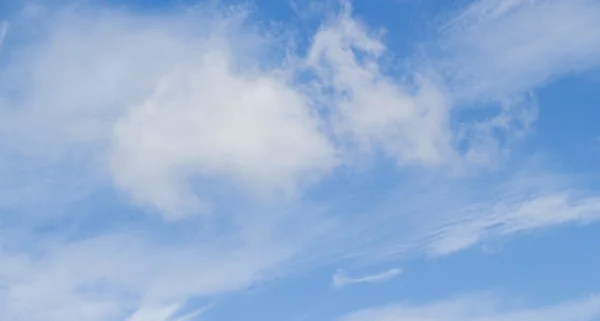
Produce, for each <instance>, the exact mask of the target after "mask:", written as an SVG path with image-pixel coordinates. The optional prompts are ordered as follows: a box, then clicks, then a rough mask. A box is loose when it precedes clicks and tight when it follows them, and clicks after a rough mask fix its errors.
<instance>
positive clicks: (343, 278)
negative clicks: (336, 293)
mask: <svg viewBox="0 0 600 321" xmlns="http://www.w3.org/2000/svg"><path fill="white" fill-rule="evenodd" d="M401 273H402V270H401V269H398V268H393V269H389V270H387V271H383V272H379V273H374V274H369V275H365V276H359V277H350V276H348V275H347V273H346V271H344V270H337V271H336V272H335V273H334V274H333V276H332V277H331V281H332V284H333V286H334V287H336V288H342V287H345V286H347V285H352V284H357V283H378V282H385V281H389V280H391V279H393V278H395V277H397V276H398V275H400V274H401Z"/></svg>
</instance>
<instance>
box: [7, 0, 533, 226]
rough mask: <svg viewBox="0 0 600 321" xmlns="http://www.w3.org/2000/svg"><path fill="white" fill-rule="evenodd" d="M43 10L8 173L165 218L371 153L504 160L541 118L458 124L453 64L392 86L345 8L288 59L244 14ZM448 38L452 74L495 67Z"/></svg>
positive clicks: (13, 117) (24, 64)
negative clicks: (65, 169) (104, 183)
mask: <svg viewBox="0 0 600 321" xmlns="http://www.w3.org/2000/svg"><path fill="white" fill-rule="evenodd" d="M38 11H39V12H41V13H39V12H38V13H37V14H35V15H27V16H26V18H23V17H21V18H20V19H25V20H24V21H23V20H20V21H17V23H16V24H17V25H20V26H23V25H26V26H28V27H27V28H24V27H23V28H21V29H18V28H14V29H16V30H13V32H14V33H15V36H19V35H20V36H22V37H23V39H24V40H22V41H21V42H20V43H19V44H16V45H14V46H11V48H9V49H10V52H12V53H16V52H23V54H19V55H16V54H10V55H5V56H4V57H5V58H4V59H5V62H6V64H5V65H6V67H5V70H4V72H3V73H2V77H1V78H0V89H1V92H2V93H3V94H2V97H3V99H2V105H3V106H4V107H3V108H2V114H3V117H2V131H3V133H4V134H5V135H4V136H5V137H9V136H10V137H12V138H11V139H10V140H9V141H4V142H3V145H5V146H6V149H7V150H10V152H11V153H12V154H15V153H16V154H17V155H20V156H19V157H20V158H22V159H21V160H20V161H19V162H17V163H16V164H14V163H13V164H7V165H6V167H7V168H10V169H11V170H14V169H15V167H17V168H18V167H24V166H29V167H44V168H45V167H47V166H57V164H64V163H67V162H68V163H70V164H69V165H71V164H75V165H76V166H72V170H73V171H78V176H84V175H91V174H90V172H93V171H95V172H96V175H95V176H96V177H100V180H102V177H104V176H105V175H106V174H109V175H110V176H111V177H112V178H113V179H112V181H113V182H114V183H115V184H116V186H117V187H118V188H119V189H121V190H123V191H125V192H126V193H127V194H128V195H129V196H130V197H131V199H132V200H133V201H134V202H136V203H138V204H140V205H142V206H144V207H146V208H150V209H154V210H156V211H158V212H160V213H161V214H162V215H163V216H164V217H165V218H168V219H178V218H183V217H186V216H189V215H191V214H194V213H200V212H206V211H209V210H210V209H211V199H210V196H211V195H207V194H210V192H208V193H206V188H203V186H204V185H210V186H215V185H222V186H226V187H227V188H231V187H235V188H236V189H239V190H241V191H244V193H248V192H250V194H253V195H259V196H260V197H264V196H268V195H273V194H275V195H277V196H294V195H297V194H298V193H301V191H302V190H303V188H305V187H307V186H311V184H314V183H316V182H318V181H319V180H320V179H322V178H323V177H324V176H327V175H328V174H329V173H331V172H332V170H334V169H336V168H338V167H339V166H340V165H341V164H345V165H347V164H352V163H353V159H354V157H355V156H357V155H361V154H366V155H374V154H377V153H379V152H383V153H384V154H386V155H387V156H388V157H390V158H392V159H395V160H397V162H398V164H400V165H419V166H425V167H428V166H435V167H439V166H441V165H444V166H445V165H449V166H450V167H451V168H453V167H462V168H464V167H465V164H463V163H464V162H466V163H479V164H487V163H492V162H494V161H495V160H494V157H495V156H498V155H500V152H503V151H507V150H508V149H507V148H508V147H507V146H503V147H506V148H504V149H502V148H499V147H498V146H499V145H501V144H500V143H499V142H500V141H504V140H507V141H508V140H510V137H512V136H513V134H512V133H513V132H515V130H517V129H518V128H519V126H521V127H528V126H529V124H530V123H531V122H532V121H533V119H535V113H531V112H527V111H528V108H527V106H524V105H528V104H529V102H530V101H526V102H525V103H524V104H520V103H515V101H518V102H521V101H523V100H522V99H515V98H510V99H509V98H503V99H502V100H499V101H498V103H497V104H499V105H500V106H511V107H510V108H509V107H506V108H504V107H503V108H502V110H503V111H502V112H500V113H499V114H497V115H496V116H495V117H493V118H492V119H481V120H477V121H475V122H462V121H460V119H461V117H460V115H461V113H462V111H461V110H456V100H457V99H458V96H460V95H459V94H457V93H460V90H454V89H456V86H450V87H448V84H447V83H446V80H445V78H444V72H443V71H444V70H443V68H442V70H441V71H436V70H435V69H432V68H430V67H429V66H431V65H434V66H435V65H436V64H435V63H433V64H432V63H426V64H425V65H424V66H422V67H419V66H417V67H415V68H412V69H411V70H405V75H400V76H398V75H394V74H393V73H392V72H391V70H392V69H393V68H392V66H390V65H389V61H390V59H386V58H389V57H390V56H392V57H393V53H391V52H390V51H389V50H388V49H387V48H386V46H385V44H384V41H383V39H382V36H381V35H380V34H379V33H377V32H375V31H373V30H371V29H370V28H369V27H367V26H366V25H364V24H362V23H360V22H359V21H358V20H357V19H355V18H354V17H353V16H352V15H351V8H350V6H349V5H346V6H345V7H344V8H343V10H342V13H341V14H340V15H339V16H337V17H336V18H335V19H333V20H331V21H329V22H327V23H324V24H323V25H322V26H321V28H320V29H319V30H317V32H316V33H315V34H314V36H313V37H312V41H311V44H310V46H309V48H308V51H307V55H306V56H303V55H297V54H294V53H293V51H286V50H282V49H281V48H282V47H284V48H286V47H287V45H288V44H290V43H292V42H293V40H294V39H292V38H286V37H285V36H283V37H280V36H277V34H278V33H279V34H281V33H283V34H284V35H285V34H286V33H285V32H281V31H280V30H272V29H268V28H263V27H260V26H258V27H254V25H253V22H252V20H251V19H250V18H248V16H249V14H248V12H247V11H246V10H245V9H244V8H240V7H227V8H219V9H211V10H205V11H202V13H200V12H201V10H192V11H189V12H185V13H183V12H179V13H177V12H168V13H165V14H163V15H153V14H150V13H146V14H140V13H132V12H128V11H123V10H116V9H111V8H107V7H98V6H94V5H79V6H73V7H69V8H67V9H47V10H38ZM25 22H27V24H26V23H25ZM32 26H33V27H32ZM469 28H475V27H469ZM448 33H449V35H448V36H445V37H444V38H443V39H442V41H446V42H449V43H451V44H453V45H454V46H455V47H457V48H459V49H460V50H458V49H457V50H455V51H452V53H453V54H449V57H451V59H452V60H451V61H452V65H453V66H457V68H463V69H464V68H471V67H469V66H471V65H472V64H474V63H476V62H477V61H479V60H483V59H486V60H487V58H485V57H481V58H478V59H470V58H468V57H469V55H470V52H472V51H476V52H479V50H476V49H470V47H469V46H468V45H466V44H461V43H462V42H461V40H460V39H455V38H456V37H457V36H455V35H454V34H453V33H452V32H448ZM455 33H457V32H455ZM460 34H461V35H462V33H460ZM282 38H283V40H282ZM485 53H486V55H490V59H492V60H494V59H495V58H494V57H496V56H492V55H498V54H497V53H496V52H495V51H493V52H492V51H490V52H485ZM466 57H467V58H466ZM486 57H487V56H486ZM394 58H395V59H396V60H398V59H402V57H394ZM448 59H450V58H448ZM392 60H393V59H392ZM442 61H444V60H443V59H442ZM467 61H468V63H467ZM461 70H462V69H461ZM465 70H467V69H465ZM476 70H479V69H478V68H477V69H476ZM467 71H468V70H467ZM467 71H465V72H467ZM490 73H493V72H491V71H490ZM301 75H305V76H301ZM306 75H308V76H306ZM487 75H488V74H487V73H486V74H481V75H479V74H477V75H470V76H468V77H464V78H465V79H470V81H472V83H473V84H480V83H482V81H483V80H484V79H485V77H487ZM450 80H451V81H452V82H451V84H454V83H455V82H456V83H458V81H454V80H453V79H450ZM469 86H470V85H469ZM449 88H450V89H452V90H450V91H449V90H448V89H449ZM469 88H470V87H469ZM492 109H493V108H492ZM454 119H458V120H459V122H458V123H456V124H455V121H454ZM515 122H516V123H517V124H515ZM499 129H500V130H502V131H503V133H505V134H504V136H503V138H498V137H496V136H497V135H496V132H497V131H498V130H499ZM291 142H293V143H291ZM465 142H468V144H465ZM465 146H466V147H465ZM31 163H33V164H31ZM11 167H12V168H11ZM7 170H8V169H7ZM92 176H93V175H92ZM213 190H214V188H213Z"/></svg>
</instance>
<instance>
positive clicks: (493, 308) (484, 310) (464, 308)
mask: <svg viewBox="0 0 600 321" xmlns="http://www.w3.org/2000/svg"><path fill="white" fill-rule="evenodd" d="M504 302H506V301H503V300H498V299H497V298H494V297H493V296H489V295H488V296H483V295H471V296H464V297H459V298H454V299H449V300H446V301H440V302H434V303H430V304H425V305H410V304H404V305H402V304H399V305H396V306H388V307H381V308H373V309H367V310H364V311H359V312H356V313H353V314H350V315H347V316H345V317H342V318H340V319H339V320H344V321H362V320H365V321H366V320H370V321H390V320H395V321H428V320H436V321H459V320H468V321H509V320H510V321H525V320H549V321H563V320H564V321H567V320H577V321H593V320H597V318H598V317H599V316H600V299H599V298H598V296H597V295H591V296H588V297H582V298H579V299H574V300H572V301H567V302H560V303H558V304H556V305H548V306H541V307H536V308H520V307H514V306H513V307H510V306H507V304H506V303H504Z"/></svg>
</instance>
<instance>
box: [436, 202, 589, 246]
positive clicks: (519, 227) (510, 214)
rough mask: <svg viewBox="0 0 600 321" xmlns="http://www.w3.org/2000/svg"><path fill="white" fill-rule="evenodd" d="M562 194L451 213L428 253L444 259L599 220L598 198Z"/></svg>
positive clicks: (475, 207)
mask: <svg viewBox="0 0 600 321" xmlns="http://www.w3.org/2000/svg"><path fill="white" fill-rule="evenodd" d="M572 194H573V193H572V192H569V191H562V192H554V193H548V194H542V195H535V196H528V197H525V198H521V197H523V196H522V195H519V196H516V199H510V198H508V197H506V196H503V197H501V198H500V199H499V200H497V201H495V202H491V203H487V204H481V205H474V206H471V207H469V208H467V209H465V210H464V212H462V213H451V215H449V217H452V219H451V221H450V222H449V223H448V224H447V225H445V226H442V227H441V228H440V229H438V230H437V231H435V232H434V233H432V234H433V235H432V236H431V238H430V239H429V242H430V245H429V251H430V253H431V254H432V255H447V254H451V253H454V252H456V251H460V250H463V249H466V248H469V247H471V246H473V245H475V244H478V243H481V242H485V241H487V240H489V239H492V238H503V237H507V236H511V235H515V234H520V233H523V232H526V231H527V232H531V231H536V230H541V229H547V228H551V227H555V226H558V225H562V224H567V223H573V224H586V223H590V222H594V221H598V220H600V197H581V196H576V195H572Z"/></svg>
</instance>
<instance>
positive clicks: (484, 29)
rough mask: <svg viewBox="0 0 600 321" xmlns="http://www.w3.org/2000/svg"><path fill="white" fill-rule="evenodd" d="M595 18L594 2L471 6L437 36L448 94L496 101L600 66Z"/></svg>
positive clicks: (514, 0) (599, 12) (522, 0)
mask: <svg viewBox="0 0 600 321" xmlns="http://www.w3.org/2000/svg"><path fill="white" fill-rule="evenodd" d="M599 17H600V4H598V2H597V1H594V0H481V1H475V2H473V3H472V4H471V5H470V6H468V7H467V8H466V9H465V10H464V11H463V12H462V13H461V14H459V15H458V17H457V18H455V19H453V20H452V21H451V22H450V23H449V24H448V26H447V28H446V29H445V30H443V32H442V39H441V41H440V45H441V47H442V50H443V52H444V55H447V56H446V58H444V59H443V60H442V61H443V62H444V63H445V64H446V65H445V66H444V68H446V69H447V71H448V73H449V74H451V78H450V79H451V81H452V82H451V87H452V91H453V92H455V95H459V96H460V97H461V98H477V99H480V98H483V99H487V98H489V97H492V98H497V97H501V96H502V95H511V94H515V93H516V94H518V93H520V92H523V91H525V90H530V89H534V88H536V87H538V86H540V85H545V84H546V83H547V82H549V81H550V80H554V78H556V77H559V76H562V75H564V74H567V73H572V72H579V71H584V70H587V69H589V68H597V67H599V66H600V58H598V57H600V36H599V35H598V33H596V32H593V30H597V29H598V28H600V19H599ZM557 21H560V23H557Z"/></svg>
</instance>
